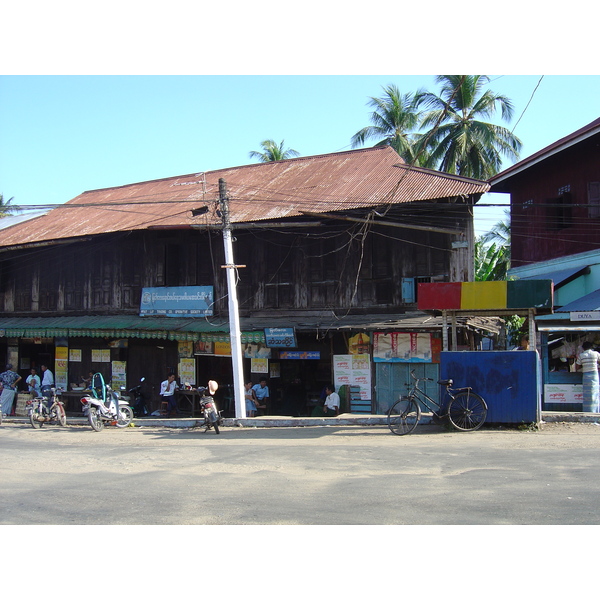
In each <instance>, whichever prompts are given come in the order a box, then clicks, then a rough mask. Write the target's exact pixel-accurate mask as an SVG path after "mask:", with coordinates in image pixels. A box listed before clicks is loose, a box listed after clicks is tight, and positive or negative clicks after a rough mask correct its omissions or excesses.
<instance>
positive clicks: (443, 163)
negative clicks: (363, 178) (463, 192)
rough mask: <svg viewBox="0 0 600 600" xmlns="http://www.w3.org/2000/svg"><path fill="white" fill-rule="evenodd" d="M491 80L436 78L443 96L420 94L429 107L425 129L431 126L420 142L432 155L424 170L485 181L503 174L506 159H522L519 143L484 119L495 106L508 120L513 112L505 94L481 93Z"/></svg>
mask: <svg viewBox="0 0 600 600" xmlns="http://www.w3.org/2000/svg"><path fill="white" fill-rule="evenodd" d="M489 81H490V80H489V77H487V75H438V76H437V77H436V82H437V83H440V84H441V85H442V88H441V93H440V95H439V96H436V95H435V94H431V93H429V92H427V93H423V94H420V95H419V97H418V99H417V100H418V103H419V105H421V104H423V105H424V106H425V107H427V108H430V109H431V110H429V111H428V112H427V113H426V114H425V116H424V118H423V121H422V123H421V126H422V127H425V128H427V127H433V129H431V130H430V131H429V133H426V134H425V135H423V136H422V137H421V140H420V144H422V145H425V144H426V147H427V148H428V149H430V151H431V154H430V156H429V158H428V161H427V164H426V166H428V167H430V168H434V169H436V168H437V169H439V170H441V171H445V172H446V173H453V174H455V175H463V176H465V177H473V178H476V179H484V180H486V179H489V178H490V177H492V175H495V174H496V173H497V172H498V171H499V170H500V168H501V165H502V158H501V157H502V156H506V157H508V158H511V159H514V160H516V159H518V157H519V151H520V149H521V141H520V140H519V139H518V138H517V137H516V136H514V135H513V134H512V133H511V132H510V131H509V130H508V129H506V128H505V127H501V126H499V125H494V124H492V123H488V122H486V121H483V120H480V119H487V118H489V117H491V116H493V115H494V114H495V112H496V109H497V107H500V110H501V114H502V119H503V120H505V121H510V119H511V118H512V114H513V104H512V102H511V101H510V100H509V99H508V98H507V97H506V96H502V95H498V94H495V93H494V92H492V91H491V90H486V91H484V90H483V88H484V86H485V85H487V84H488V83H489Z"/></svg>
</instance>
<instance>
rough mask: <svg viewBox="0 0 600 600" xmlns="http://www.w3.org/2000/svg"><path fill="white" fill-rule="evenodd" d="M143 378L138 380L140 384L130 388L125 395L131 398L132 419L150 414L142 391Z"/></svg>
mask: <svg viewBox="0 0 600 600" xmlns="http://www.w3.org/2000/svg"><path fill="white" fill-rule="evenodd" d="M145 380H146V378H145V377H142V378H141V379H140V383H139V384H138V385H136V386H135V387H132V388H131V389H130V390H129V391H128V392H127V393H128V394H129V395H130V397H133V416H134V417H147V416H148V415H149V414H150V409H149V408H148V405H147V404H146V402H147V397H146V394H144V392H143V391H142V386H143V384H144V381H145Z"/></svg>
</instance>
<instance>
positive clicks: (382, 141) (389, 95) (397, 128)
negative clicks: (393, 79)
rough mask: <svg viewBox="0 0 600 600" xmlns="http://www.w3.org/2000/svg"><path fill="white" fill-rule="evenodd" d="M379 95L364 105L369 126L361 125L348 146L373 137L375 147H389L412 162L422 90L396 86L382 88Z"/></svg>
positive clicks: (361, 142) (355, 146) (362, 142)
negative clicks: (368, 112)
mask: <svg viewBox="0 0 600 600" xmlns="http://www.w3.org/2000/svg"><path fill="white" fill-rule="evenodd" d="M383 91H384V94H383V96H382V97H381V98H373V97H371V98H370V100H369V102H368V104H367V105H368V106H372V107H373V108H374V109H375V110H374V111H373V112H372V113H371V122H372V123H373V125H369V126H367V127H363V128H362V129H361V130H360V131H357V132H356V133H355V134H354V135H353V136H352V139H351V144H352V148H357V147H358V146H362V145H363V144H364V143H365V141H366V140H368V139H377V140H378V142H377V143H376V144H375V146H391V147H392V148H393V149H394V150H395V151H396V152H397V153H398V154H399V155H400V156H401V157H402V158H403V159H404V160H406V161H407V162H410V163H413V162H414V160H415V154H414V151H413V148H414V142H415V139H416V138H417V137H418V136H417V134H416V133H415V132H416V130H418V128H419V118H420V115H419V110H418V99H419V97H420V95H421V94H423V92H417V93H416V94H413V93H410V92H409V93H407V94H402V93H400V90H399V89H398V87H397V86H395V85H393V84H390V85H388V86H386V87H384V88H383Z"/></svg>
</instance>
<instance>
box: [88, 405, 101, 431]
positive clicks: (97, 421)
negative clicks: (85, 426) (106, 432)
mask: <svg viewBox="0 0 600 600" xmlns="http://www.w3.org/2000/svg"><path fill="white" fill-rule="evenodd" d="M88 421H89V422H90V425H91V426H92V429H93V430H94V431H102V430H103V429H104V421H103V420H102V419H101V418H100V417H99V416H98V413H97V412H96V409H95V408H90V410H89V412H88Z"/></svg>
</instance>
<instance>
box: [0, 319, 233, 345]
mask: <svg viewBox="0 0 600 600" xmlns="http://www.w3.org/2000/svg"><path fill="white" fill-rule="evenodd" d="M228 331H229V324H228V323H223V322H222V321H219V322H218V323H213V322H210V321H208V320H207V319H194V318H185V319H184V318H181V319H178V318H170V317H165V318H160V317H157V318H153V317H139V316H135V315H131V316H127V315H119V316H85V317H11V318H0V337H7V338H49V337H66V338H71V337H103V338H105V337H112V338H142V339H168V340H177V341H195V340H199V339H201V337H202V335H203V334H204V335H205V334H214V333H225V332H228Z"/></svg>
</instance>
